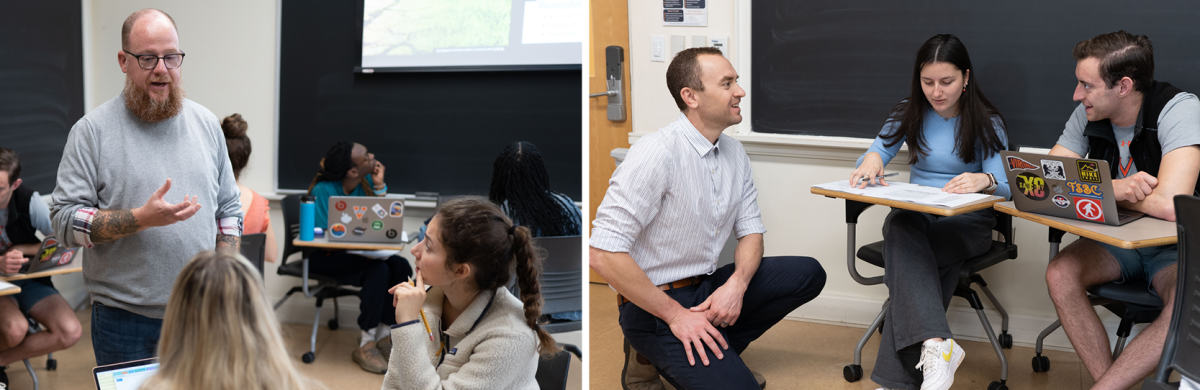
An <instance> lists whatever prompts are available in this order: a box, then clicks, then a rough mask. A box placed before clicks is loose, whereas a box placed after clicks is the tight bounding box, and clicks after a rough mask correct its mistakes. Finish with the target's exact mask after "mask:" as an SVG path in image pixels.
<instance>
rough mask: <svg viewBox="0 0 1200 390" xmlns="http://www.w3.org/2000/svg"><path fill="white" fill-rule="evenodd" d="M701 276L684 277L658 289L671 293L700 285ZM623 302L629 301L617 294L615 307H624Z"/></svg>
mask: <svg viewBox="0 0 1200 390" xmlns="http://www.w3.org/2000/svg"><path fill="white" fill-rule="evenodd" d="M703 276H704V275H696V276H690V277H686V278H683V279H679V280H676V281H674V282H671V283H666V284H660V285H658V288H659V289H660V290H663V291H671V290H674V289H677V288H684V287H687V286H691V285H696V284H700V281H702V280H704V279H703V278H702V277H703ZM625 302H629V300H628V299H625V296H624V295H621V294H617V306H621V305H624V304H625Z"/></svg>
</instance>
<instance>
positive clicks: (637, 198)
mask: <svg viewBox="0 0 1200 390" xmlns="http://www.w3.org/2000/svg"><path fill="white" fill-rule="evenodd" d="M757 197H758V190H757V189H755V188H754V173H753V172H752V171H751V168H750V157H749V156H747V155H746V150H745V149H743V148H742V144H741V143H740V142H738V141H737V140H735V139H733V138H732V137H729V136H727V135H724V134H722V135H721V136H720V138H718V139H717V143H716V145H713V144H712V143H710V142H708V140H707V139H705V138H704V136H703V135H701V134H700V131H699V130H696V128H695V127H694V126H692V123H691V122H689V121H688V120H687V117H685V116H684V115H683V114H682V113H681V114H679V119H678V120H676V121H675V122H672V123H671V124H670V125H667V127H665V128H662V129H660V130H659V131H658V132H655V133H653V134H649V135H646V136H645V137H642V138H641V139H640V140H638V141H637V143H635V144H634V145H633V146H632V147H631V148H630V149H629V154H628V155H627V156H626V157H625V161H624V162H622V163H621V165H620V166H618V167H617V170H616V172H613V176H612V178H611V179H609V181H608V192H607V193H605V195H604V201H603V202H602V203H600V208H599V209H598V210H596V220H595V221H593V225H594V228H593V229H592V235H591V239H590V240H589V244H590V245H591V246H592V247H595V248H597V249H601V250H605V251H609V252H628V253H629V255H630V256H631V257H633V259H634V261H636V262H637V264H638V266H640V267H641V268H642V270H643V271H645V272H646V276H649V277H650V281H651V282H652V283H654V284H655V285H661V284H664V283H670V282H673V281H676V280H679V279H683V278H687V277H690V276H696V275H700V274H711V273H712V272H713V271H715V270H716V263H717V257H718V256H719V255H720V254H721V248H722V247H724V246H725V241H726V238H728V237H729V229H730V228H735V229H737V237H738V238H741V237H742V236H745V235H747V234H754V233H765V232H766V229H765V228H764V227H763V223H762V218H761V217H760V215H759V211H758V202H757V201H756V198H757Z"/></svg>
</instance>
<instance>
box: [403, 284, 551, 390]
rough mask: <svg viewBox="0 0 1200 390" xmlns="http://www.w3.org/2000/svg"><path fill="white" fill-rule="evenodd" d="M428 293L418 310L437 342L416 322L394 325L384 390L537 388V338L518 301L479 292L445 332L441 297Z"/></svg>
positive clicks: (504, 292)
mask: <svg viewBox="0 0 1200 390" xmlns="http://www.w3.org/2000/svg"><path fill="white" fill-rule="evenodd" d="M426 294H427V295H426V296H425V304H424V307H422V310H425V317H426V318H428V319H429V327H430V329H431V330H432V331H433V337H434V339H435V340H438V341H429V335H428V334H426V333H425V325H424V324H421V322H420V321H415V322H412V321H410V322H409V323H405V324H400V325H396V328H394V329H392V356H391V359H390V361H389V364H388V370H387V375H386V376H384V378H383V389H384V390H401V389H404V390H410V389H417V390H438V389H440V390H465V389H479V390H483V389H509V390H537V388H538V384H537V380H536V379H535V378H534V374H536V373H537V366H538V352H537V350H538V338H537V335H536V334H534V332H533V329H530V328H529V325H526V324H525V307H524V306H523V305H522V304H521V301H520V300H517V298H516V297H514V296H512V294H509V293H508V290H507V289H505V288H504V287H500V288H497V289H495V290H492V291H481V292H479V296H477V297H475V301H474V302H471V304H470V305H468V306H467V308H466V309H465V310H463V312H462V314H459V315H458V318H457V319H455V320H454V323H452V324H450V326H449V328H448V329H446V331H445V332H443V331H442V330H441V329H442V323H441V320H442V300H443V299H445V294H444V293H443V292H442V289H441V288H439V287H434V288H431V289H429V291H428V292H427V293H426ZM493 297H494V298H495V299H493ZM443 340H444V341H445V344H442V341H443ZM443 346H444V347H443Z"/></svg>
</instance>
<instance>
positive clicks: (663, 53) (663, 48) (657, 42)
mask: <svg viewBox="0 0 1200 390" xmlns="http://www.w3.org/2000/svg"><path fill="white" fill-rule="evenodd" d="M666 41H667V37H666V36H663V35H651V36H650V61H654V62H666V61H667V42H666Z"/></svg>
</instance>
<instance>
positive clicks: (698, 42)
mask: <svg viewBox="0 0 1200 390" xmlns="http://www.w3.org/2000/svg"><path fill="white" fill-rule="evenodd" d="M705 46H708V37H705V36H703V35H692V47H705Z"/></svg>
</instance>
